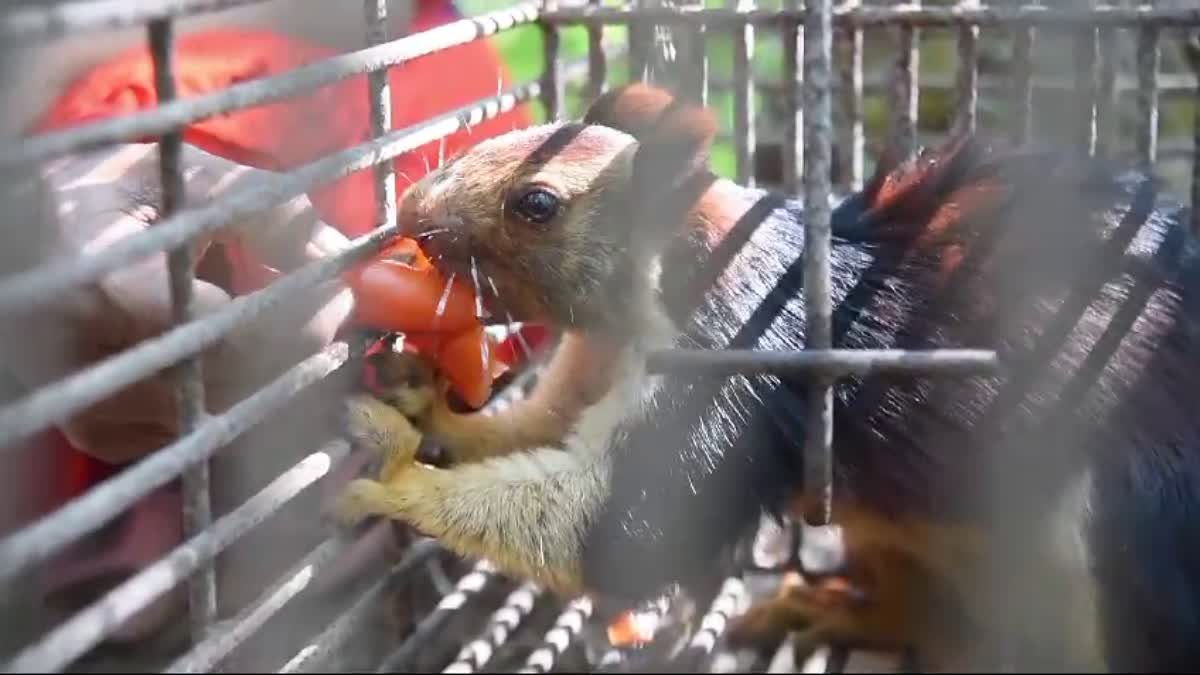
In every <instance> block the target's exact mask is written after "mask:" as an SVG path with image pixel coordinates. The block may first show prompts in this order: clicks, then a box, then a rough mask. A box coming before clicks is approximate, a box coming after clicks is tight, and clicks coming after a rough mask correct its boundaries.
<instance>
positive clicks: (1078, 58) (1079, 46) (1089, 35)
mask: <svg viewBox="0 0 1200 675" xmlns="http://www.w3.org/2000/svg"><path fill="white" fill-rule="evenodd" d="M1077 30H1078V37H1077V38H1076V42H1075V50H1074V59H1075V79H1076V85H1075V87H1076V88H1075V91H1076V94H1077V98H1076V105H1077V106H1078V108H1077V109H1076V111H1075V116H1074V119H1076V120H1080V124H1079V144H1080V145H1081V146H1082V147H1083V149H1084V150H1086V151H1087V154H1088V155H1094V154H1096V131H1097V130H1096V61H1097V49H1098V47H1097V45H1096V39H1097V31H1096V27H1094V26H1089V25H1084V26H1083V27H1080V28H1078V29H1077Z"/></svg>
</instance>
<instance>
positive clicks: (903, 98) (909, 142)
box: [888, 0, 921, 157]
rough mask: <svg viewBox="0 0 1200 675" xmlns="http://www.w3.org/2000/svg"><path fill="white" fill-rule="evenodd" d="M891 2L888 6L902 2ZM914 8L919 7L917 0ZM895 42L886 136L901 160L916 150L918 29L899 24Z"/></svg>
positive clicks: (919, 55)
mask: <svg viewBox="0 0 1200 675" xmlns="http://www.w3.org/2000/svg"><path fill="white" fill-rule="evenodd" d="M891 1H892V4H902V3H904V2H905V0H891ZM914 4H919V0H917V1H916V2H914ZM896 40H897V43H896V61H895V64H894V65H893V66H892V86H891V90H890V92H889V93H890V94H891V96H890V97H889V99H888V107H889V108H890V109H891V111H892V128H891V131H890V134H889V135H890V137H891V143H892V147H893V149H894V150H895V151H896V152H897V153H898V155H899V156H901V157H905V156H908V155H909V154H911V153H912V152H913V150H915V149H916V147H917V114H918V108H917V105H918V102H919V98H920V96H921V90H920V89H919V87H918V73H919V72H920V63H921V52H920V38H919V33H918V29H917V28H916V27H915V26H913V25H911V24H909V23H901V24H900V25H899V27H898V28H897V29H896Z"/></svg>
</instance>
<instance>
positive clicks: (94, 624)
mask: <svg viewBox="0 0 1200 675" xmlns="http://www.w3.org/2000/svg"><path fill="white" fill-rule="evenodd" d="M347 452H348V444H347V443H346V442H344V441H335V442H333V443H330V444H329V445H327V446H325V447H324V448H322V449H321V450H319V451H317V452H315V453H313V454H311V455H309V456H308V457H306V458H304V459H303V460H301V461H300V463H298V464H296V466H294V467H292V468H291V469H289V470H287V471H285V472H284V473H283V474H281V475H280V476H279V477H278V478H276V479H275V480H273V481H271V482H270V483H269V484H267V486H266V487H265V488H263V489H262V490H260V491H259V492H258V493H257V494H255V495H254V496H253V497H251V498H250V499H248V500H246V502H245V503H243V504H242V505H241V506H239V507H237V508H236V509H234V510H233V511H230V512H229V513H228V514H226V515H225V516H222V517H221V518H219V519H218V520H217V521H216V522H214V523H213V525H212V527H211V528H209V529H208V530H206V531H204V532H203V533H201V534H198V535H196V536H195V537H192V538H191V539H189V540H188V541H187V542H185V543H183V544H180V545H179V546H178V547H176V548H175V550H174V551H171V553H170V554H168V555H166V556H165V557H163V558H160V559H159V560H158V561H157V562H155V563H154V564H153V565H150V566H149V567H147V568H146V569H144V570H142V571H141V572H139V573H138V574H136V575H134V576H133V577H130V578H129V579H127V580H126V581H125V582H124V583H122V584H121V585H120V586H117V587H116V588H114V589H113V590H112V591H110V592H109V593H107V594H106V595H105V596H104V597H103V598H101V599H100V600H98V601H96V602H95V603H92V605H90V606H89V607H88V608H87V609H85V610H83V611H81V612H79V613H78V614H76V615H75V616H74V617H72V618H71V619H70V620H68V621H67V622H65V623H63V624H62V625H61V626H59V627H58V628H56V629H55V630H53V631H51V632H50V634H49V635H47V636H46V637H44V638H42V639H41V640H39V641H38V642H37V643H35V644H33V645H31V646H29V647H27V648H25V649H24V650H22V651H21V652H20V653H19V654H18V655H17V656H16V658H14V659H13V660H12V661H11V662H10V663H9V664H8V665H7V666H6V668H5V672H9V673H21V672H59V671H61V670H62V669H63V668H65V667H66V666H68V665H70V664H71V663H72V662H74V661H75V660H76V659H78V658H79V657H80V656H82V655H83V654H84V653H86V652H87V651H88V650H89V649H91V648H92V647H94V646H95V645H97V644H99V643H100V641H102V640H103V639H104V638H105V637H107V636H108V635H111V634H112V633H113V632H114V631H116V630H117V629H119V628H120V627H121V626H122V625H123V624H124V623H125V622H126V621H128V620H129V618H130V617H132V616H134V615H135V614H137V613H138V612H139V611H141V610H142V609H144V608H145V607H146V606H148V605H149V604H150V603H152V602H154V601H155V600H157V599H158V598H160V597H162V596H163V595H164V594H165V593H167V592H168V591H170V590H171V589H172V588H174V587H175V586H176V585H178V584H179V583H181V582H182V581H184V580H185V579H187V578H188V577H189V576H190V575H191V574H192V573H193V572H195V571H196V569H197V568H199V567H200V566H201V565H203V564H205V563H208V562H210V561H211V560H213V558H215V557H216V556H217V555H218V554H219V553H220V552H221V551H224V550H225V549H226V548H228V547H229V546H230V545H232V544H233V543H234V542H236V541H237V540H238V539H240V538H241V537H242V536H243V535H244V534H246V533H247V532H249V531H250V530H251V529H253V528H254V527H256V526H258V525H259V524H260V523H262V522H263V521H264V520H266V519H267V518H268V517H269V516H271V515H272V514H274V513H275V512H276V511H278V510H279V509H280V508H281V507H282V506H283V505H284V504H287V503H288V502H289V501H290V500H291V499H292V498H293V497H295V496H296V495H297V494H299V493H300V492H301V491H303V490H304V489H305V488H307V487H309V486H310V485H312V484H313V483H315V482H317V480H319V479H320V478H321V477H323V476H325V475H326V474H328V473H329V469H330V468H331V467H332V466H333V465H334V464H335V463H336V462H338V461H340V460H341V459H342V458H344V457H345V456H346V454H347Z"/></svg>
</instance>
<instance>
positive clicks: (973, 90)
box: [953, 0, 979, 134]
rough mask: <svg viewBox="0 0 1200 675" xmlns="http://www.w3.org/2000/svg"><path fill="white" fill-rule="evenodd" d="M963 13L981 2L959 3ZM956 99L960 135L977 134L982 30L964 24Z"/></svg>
mask: <svg viewBox="0 0 1200 675" xmlns="http://www.w3.org/2000/svg"><path fill="white" fill-rule="evenodd" d="M958 6H959V7H960V8H962V9H964V10H965V9H974V8H977V7H978V6H979V0H959V3H958ZM955 85H956V89H957V91H956V92H955V97H954V128H953V131H954V133H956V134H960V133H964V132H965V133H974V132H975V126H976V110H977V108H978V106H979V27H978V26H975V25H972V24H969V23H964V24H963V25H961V26H959V28H958V72H957V77H956V82H955Z"/></svg>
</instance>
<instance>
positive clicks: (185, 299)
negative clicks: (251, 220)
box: [147, 19, 217, 642]
mask: <svg viewBox="0 0 1200 675" xmlns="http://www.w3.org/2000/svg"><path fill="white" fill-rule="evenodd" d="M147 33H148V35H147V38H148V42H149V44H150V54H151V59H152V61H153V64H154V88H155V93H156V94H157V96H158V100H159V101H161V102H163V103H170V102H171V101H174V100H175V97H176V93H175V55H174V49H175V28H174V24H172V22H171V20H170V19H162V20H155V21H152V22H151V23H150V25H149V27H148V29H147ZM182 151H183V133H182V132H181V131H178V130H176V131H173V132H171V133H168V134H165V135H164V136H163V137H162V138H161V139H159V143H158V156H159V160H158V161H159V184H160V187H161V193H162V204H161V215H162V217H165V218H169V217H171V216H172V215H174V214H175V213H176V212H178V211H179V210H180V209H182V208H183V207H184V202H185V193H184V186H183V172H182V169H181V167H180V155H181V153H182ZM194 262H195V261H194V255H193V252H192V246H191V244H190V243H189V244H185V245H183V246H179V247H177V248H175V249H173V250H172V251H171V252H170V253H169V254H168V256H167V265H168V269H169V274H170V281H169V283H170V293H171V320H172V322H173V323H174V325H175V326H176V327H178V326H182V325H184V324H186V323H188V322H190V321H191V320H192V319H193V317H194V315H195V308H194V306H193V300H192V285H193V283H194V280H195V276H194V274H193V269H194ZM201 369H202V363H201V360H200V357H198V356H191V357H188V358H185V359H183V360H182V361H180V362H179V363H178V364H177V365H175V366H174V368H173V369H172V370H173V375H174V378H175V404H176V406H177V409H178V425H179V435H180V436H186V435H187V434H190V433H191V432H192V431H193V430H194V429H195V428H196V425H197V424H198V423H199V422H200V420H201V419H202V418H203V417H204V380H203V379H202V370H201ZM182 483H183V485H182V487H183V536H184V538H185V539H191V538H192V537H195V536H197V535H198V534H200V533H201V532H203V531H204V530H205V529H207V528H208V526H209V525H211V524H212V502H211V491H210V488H209V466H208V462H207V461H200V462H197V463H196V464H195V465H194V466H192V467H190V468H189V469H188V470H187V471H184V472H183V481H182ZM187 585H188V619H189V621H190V624H191V636H192V641H193V642H200V641H201V640H203V639H204V636H205V635H206V634H207V633H208V630H209V628H210V627H211V626H212V624H213V622H214V621H216V617H217V578H216V572H215V571H214V570H213V568H212V566H211V565H207V566H204V567H202V568H201V569H200V570H199V571H197V572H196V574H195V575H193V576H192V577H191V578H189V579H188V580H187Z"/></svg>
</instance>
